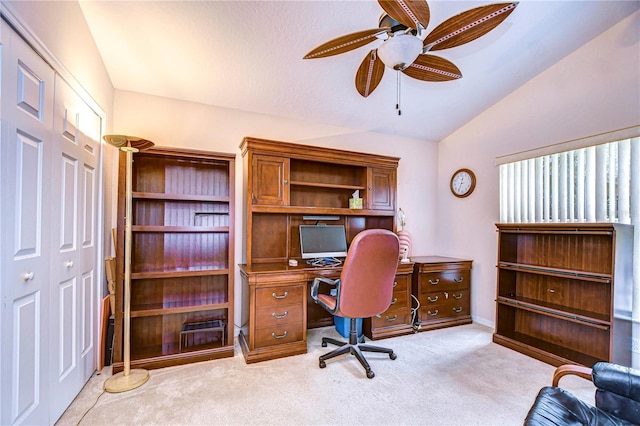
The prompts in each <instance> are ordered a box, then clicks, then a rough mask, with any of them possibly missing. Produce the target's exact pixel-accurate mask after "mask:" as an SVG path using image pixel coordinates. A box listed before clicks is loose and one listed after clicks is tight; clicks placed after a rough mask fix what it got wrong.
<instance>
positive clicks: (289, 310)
mask: <svg viewBox="0 0 640 426" xmlns="http://www.w3.org/2000/svg"><path fill="white" fill-rule="evenodd" d="M292 323H302V304H301V303H298V304H295V305H284V306H272V307H267V308H260V309H256V327H259V328H263V327H265V328H266V327H279V326H281V325H284V324H292Z"/></svg>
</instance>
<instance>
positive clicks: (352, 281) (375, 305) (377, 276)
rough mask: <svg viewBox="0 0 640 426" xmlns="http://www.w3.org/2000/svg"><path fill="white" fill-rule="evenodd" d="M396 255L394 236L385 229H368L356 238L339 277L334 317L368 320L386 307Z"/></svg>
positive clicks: (396, 263) (396, 240) (390, 292)
mask: <svg viewBox="0 0 640 426" xmlns="http://www.w3.org/2000/svg"><path fill="white" fill-rule="evenodd" d="M399 251H400V248H399V242H398V237H397V235H396V234H394V233H393V232H391V231H388V230H386V229H368V230H365V231H362V232H360V233H358V235H356V236H355V238H354V239H353V241H352V242H351V246H350V247H349V251H348V253H347V257H346V259H345V261H344V265H343V267H342V274H341V275H340V294H339V295H338V312H337V313H336V315H339V316H342V317H347V318H367V317H372V316H374V315H378V314H379V313H381V312H384V311H385V310H386V309H387V308H388V307H389V304H390V303H391V297H392V295H393V282H394V280H395V276H396V270H397V269H398V256H399Z"/></svg>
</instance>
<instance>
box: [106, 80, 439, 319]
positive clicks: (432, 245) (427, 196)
mask: <svg viewBox="0 0 640 426" xmlns="http://www.w3.org/2000/svg"><path fill="white" fill-rule="evenodd" d="M114 110H115V116H114V132H116V133H121V134H128V135H134V136H139V137H142V138H145V139H149V140H152V141H153V142H154V143H155V144H156V145H158V146H170V147H177V148H191V149H201V150H207V151H215V152H225V153H232V154H236V218H235V226H236V230H237V231H236V240H235V258H236V263H242V262H244V260H245V254H244V252H243V247H244V243H243V241H244V237H243V235H242V229H243V226H242V223H243V212H244V199H245V198H244V192H243V191H244V190H243V187H242V184H243V176H244V172H245V171H244V170H243V167H242V156H241V152H240V149H239V145H240V143H241V142H242V139H243V137H245V136H253V137H258V138H264V139H273V140H279V141H284V142H293V143H301V144H305V145H315V146H323V147H332V148H340V149H346V150H350V151H360V152H369V153H375V154H382V155H391V156H396V157H400V158H401V160H400V165H399V168H398V206H400V207H402V209H403V210H404V211H405V212H406V214H407V230H409V231H410V232H411V233H412V234H413V239H414V254H425V255H426V254H434V253H436V252H437V244H436V241H435V239H434V237H433V236H434V235H435V233H436V220H435V218H436V212H437V208H436V180H437V159H438V146H437V145H436V144H434V143H429V142H424V141H420V140H415V139H407V138H400V137H396V136H390V135H383V134H379V133H370V132H363V131H359V130H355V129H348V128H344V127H336V126H327V125H322V124H317V123H313V122H311V121H308V122H306V121H305V122H303V121H297V120H289V119H284V118H280V117H275V116H269V115H264V114H256V113H250V112H246V111H238V110H231V109H228V108H220V107H214V106H208V105H203V104H197V103H192V102H184V101H178V100H174V99H167V98H161V97H157V96H150V95H144V94H140V93H134V92H125V91H116V93H115V109H114ZM114 188H115V186H114ZM241 285H242V283H241V281H240V273H239V269H238V268H237V267H236V268H235V287H236V293H235V294H236V298H235V300H236V306H235V317H236V319H235V323H236V324H240V318H241V312H240V306H241V305H240V295H241V294H242V293H241Z"/></svg>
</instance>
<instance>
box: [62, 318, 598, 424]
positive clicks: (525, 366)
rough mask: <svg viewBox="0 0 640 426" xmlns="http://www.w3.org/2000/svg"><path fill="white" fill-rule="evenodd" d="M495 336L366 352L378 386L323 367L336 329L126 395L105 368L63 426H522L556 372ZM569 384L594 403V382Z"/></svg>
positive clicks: (357, 374)
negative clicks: (289, 351)
mask: <svg viewBox="0 0 640 426" xmlns="http://www.w3.org/2000/svg"><path fill="white" fill-rule="evenodd" d="M492 332H493V330H491V329H490V328H487V327H484V326H480V325H477V324H470V325H464V326H458V327H452V328H445V329H440V330H433V331H428V332H421V333H418V334H412V335H407V336H400V337H394V338H390V339H384V340H379V341H376V342H373V344H375V345H379V346H386V347H390V348H393V349H394V351H395V352H396V353H397V355H398V358H397V359H396V360H395V361H392V360H390V359H389V357H388V355H384V354H372V353H366V354H365V356H366V357H367V359H368V360H369V363H370V364H371V367H372V369H373V371H374V372H375V374H376V376H375V378H373V379H368V378H367V377H366V375H365V373H364V369H362V367H361V366H360V364H359V363H358V361H357V360H356V359H355V358H354V357H352V356H343V357H341V358H338V359H336V360H333V361H328V362H327V367H326V368H324V369H320V368H319V367H318V356H320V355H322V354H323V353H325V352H328V351H330V350H332V349H333V348H334V346H332V345H329V346H328V347H326V348H323V347H322V346H321V344H320V342H321V338H322V337H323V336H330V337H334V338H341V336H339V335H338V333H337V332H336V331H335V329H334V328H333V327H325V328H321V329H314V330H309V332H308V334H307V340H308V348H309V352H308V353H307V354H304V355H298V356H291V357H286V358H281V359H277V360H272V361H265V362H260V363H256V364H246V363H245V362H244V358H243V356H242V353H241V351H240V350H239V348H238V347H237V346H236V354H235V356H234V357H233V358H225V359H219V360H213V361H207V362H201V363H196V364H189V365H183V366H177V367H169V368H164V369H158V370H151V371H150V378H149V381H148V382H147V383H146V384H144V385H143V386H141V387H140V388H138V389H135V390H131V391H128V392H124V393H119V394H109V393H103V383H104V381H105V380H106V379H107V378H108V377H109V376H110V375H111V368H110V367H106V368H105V369H104V370H103V371H102V372H100V373H97V374H95V375H94V376H93V377H92V378H91V379H90V380H89V382H88V383H87V384H86V385H85V387H84V388H83V390H82V391H81V393H80V394H79V395H78V396H77V397H76V399H75V400H74V401H73V403H72V404H71V406H70V407H69V408H68V409H67V411H66V412H65V413H64V414H63V415H62V417H61V418H60V420H59V421H58V423H57V424H58V425H76V424H78V422H80V424H82V425H101V424H118V425H128V424H132V425H133V424H135V425H214V424H219V425H256V424H260V425H267V424H273V425H314V424H318V425H324V424H327V425H329V424H330V425H334V424H335V425H354V424H364V425H385V424H394V425H521V424H522V421H523V419H524V418H525V416H526V414H527V412H528V410H529V408H530V406H531V404H532V403H533V400H534V398H535V396H536V395H537V393H538V391H539V390H540V388H542V387H543V386H546V385H550V384H551V377H552V374H553V371H554V369H555V368H554V367H553V366H551V365H548V364H545V363H542V362H540V361H538V360H535V359H533V358H530V357H528V356H525V355H522V354H520V353H518V352H515V351H513V350H510V349H507V348H505V347H502V346H499V345H496V344H495V343H492V341H491V334H492ZM561 385H562V387H563V388H565V389H567V390H569V391H571V392H573V393H574V394H576V395H577V396H579V397H581V398H582V399H584V400H585V401H587V402H590V403H593V395H594V388H593V385H592V384H591V382H589V381H588V380H584V379H580V378H577V377H565V378H563V379H562V382H561ZM96 400H97V402H96ZM94 403H95V406H93V404H94ZM87 410H88V411H87ZM83 415H84V417H82V416H83Z"/></svg>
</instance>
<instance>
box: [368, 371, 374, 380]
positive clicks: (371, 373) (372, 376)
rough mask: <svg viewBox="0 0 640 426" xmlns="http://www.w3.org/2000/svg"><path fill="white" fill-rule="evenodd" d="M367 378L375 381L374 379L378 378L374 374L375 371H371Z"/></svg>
mask: <svg viewBox="0 0 640 426" xmlns="http://www.w3.org/2000/svg"><path fill="white" fill-rule="evenodd" d="M367 377H368V378H370V379H373V378H374V377H376V373H374V372H373V371H371V370H369V371H367Z"/></svg>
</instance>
